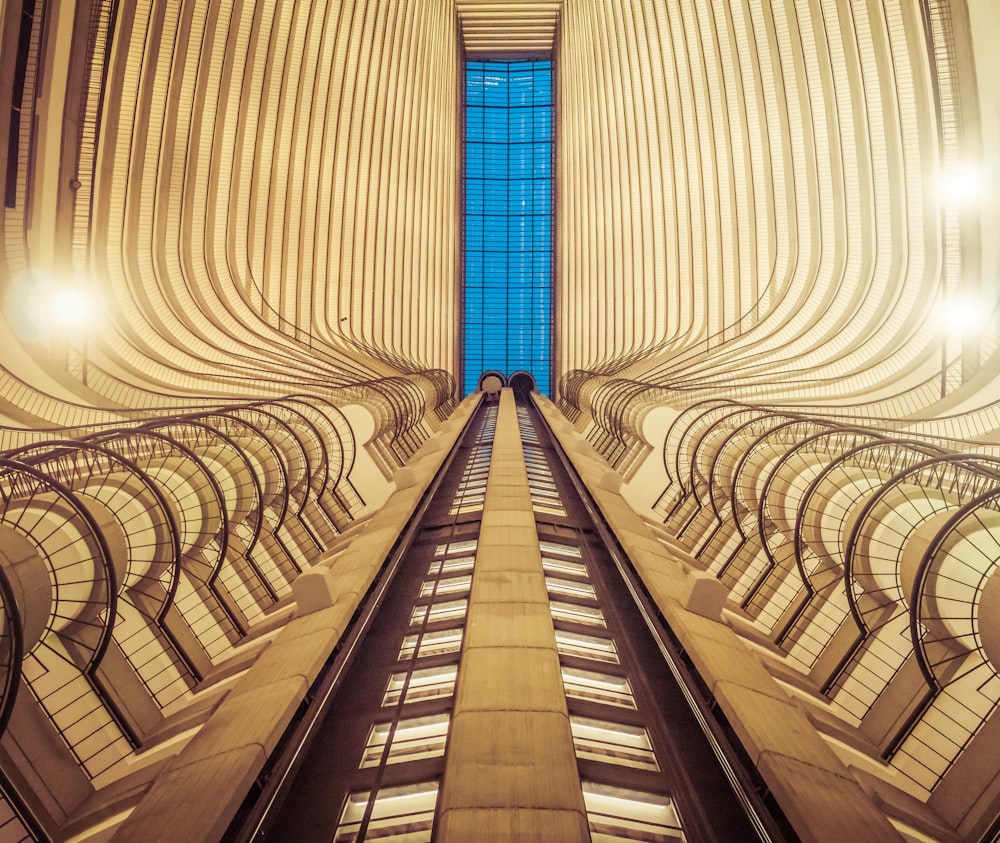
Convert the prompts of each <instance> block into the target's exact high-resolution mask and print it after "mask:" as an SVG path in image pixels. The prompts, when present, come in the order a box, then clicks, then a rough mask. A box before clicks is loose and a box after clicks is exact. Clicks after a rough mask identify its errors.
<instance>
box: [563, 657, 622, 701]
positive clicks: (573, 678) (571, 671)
mask: <svg viewBox="0 0 1000 843" xmlns="http://www.w3.org/2000/svg"><path fill="white" fill-rule="evenodd" d="M562 678H563V687H564V688H565V689H566V696H567V697H572V698H573V699H578V700H591V701H593V702H599V703H603V704H604V705H613V706H618V707H619V708H633V709H634V708H635V697H634V696H633V694H632V686H631V684H629V681H628V679H627V678H626V677H624V676H615V675H614V674H611V673H599V672H597V671H596V670H580V669H579V668H575V667H566V666H565V665H563V667H562Z"/></svg>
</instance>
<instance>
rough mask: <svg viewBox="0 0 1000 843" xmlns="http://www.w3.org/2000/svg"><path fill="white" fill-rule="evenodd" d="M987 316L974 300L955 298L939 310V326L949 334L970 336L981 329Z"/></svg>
mask: <svg viewBox="0 0 1000 843" xmlns="http://www.w3.org/2000/svg"><path fill="white" fill-rule="evenodd" d="M987 315H988V314H984V313H983V311H982V308H980V307H979V305H978V303H977V302H976V301H975V300H974V299H971V298H956V299H952V300H950V301H947V302H945V304H944V307H942V308H941V326H942V327H943V328H944V330H945V331H947V332H948V333H949V334H954V335H964V334H971V333H973V332H975V331H978V330H979V329H980V328H981V327H982V325H983V322H984V321H985V320H986V316H987Z"/></svg>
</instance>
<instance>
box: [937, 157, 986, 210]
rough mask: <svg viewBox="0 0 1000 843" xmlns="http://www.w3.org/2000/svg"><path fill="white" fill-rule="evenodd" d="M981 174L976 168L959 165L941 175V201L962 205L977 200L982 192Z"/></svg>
mask: <svg viewBox="0 0 1000 843" xmlns="http://www.w3.org/2000/svg"><path fill="white" fill-rule="evenodd" d="M982 180H983V174H982V173H981V172H980V170H979V168H978V167H972V166H969V165H959V166H954V167H950V168H948V169H947V170H945V172H943V173H942V174H941V181H940V191H941V198H942V200H943V201H945V202H947V203H949V204H954V205H964V204H967V203H969V202H974V201H975V200H977V199H978V198H979V196H980V194H981V192H982V188H981V184H982Z"/></svg>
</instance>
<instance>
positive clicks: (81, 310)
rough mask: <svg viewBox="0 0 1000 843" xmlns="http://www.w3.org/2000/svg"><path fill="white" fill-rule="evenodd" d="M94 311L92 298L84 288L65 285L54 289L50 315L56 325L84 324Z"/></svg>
mask: <svg viewBox="0 0 1000 843" xmlns="http://www.w3.org/2000/svg"><path fill="white" fill-rule="evenodd" d="M92 313H93V305H92V303H91V300H90V298H89V297H88V296H87V295H86V293H84V292H83V291H82V290H79V289H76V288H73V287H63V288H61V289H57V290H54V291H53V292H52V294H51V296H50V299H49V315H50V317H51V319H52V321H53V322H54V323H55V324H56V325H61V326H63V327H70V326H77V325H82V324H84V323H85V322H87V321H88V320H89V319H90V317H91V315H92Z"/></svg>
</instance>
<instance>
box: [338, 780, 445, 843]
mask: <svg viewBox="0 0 1000 843" xmlns="http://www.w3.org/2000/svg"><path fill="white" fill-rule="evenodd" d="M438 786H439V785H438V782H436V781H430V782H421V783H420V784H411V785H404V786H402V787H383V788H381V789H380V790H379V791H377V793H376V796H375V801H374V804H373V805H372V810H371V815H370V816H369V818H368V823H367V828H365V815H366V814H367V813H368V800H369V799H371V792H370V791H362V792H360V793H351V794H350V795H349V796H348V797H347V800H346V802H345V803H344V810H343V811H342V812H341V815H340V823H339V824H338V826H337V831H336V832H335V834H334V837H333V843H355V841H357V840H359V839H361V837H360V836H359V835H361V834H364V837H365V838H367V839H372V840H374V839H376V838H377V839H378V840H380V841H383V843H402V841H406V843H430V839H431V827H432V826H433V824H434V809H435V808H436V807H437V796H438Z"/></svg>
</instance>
